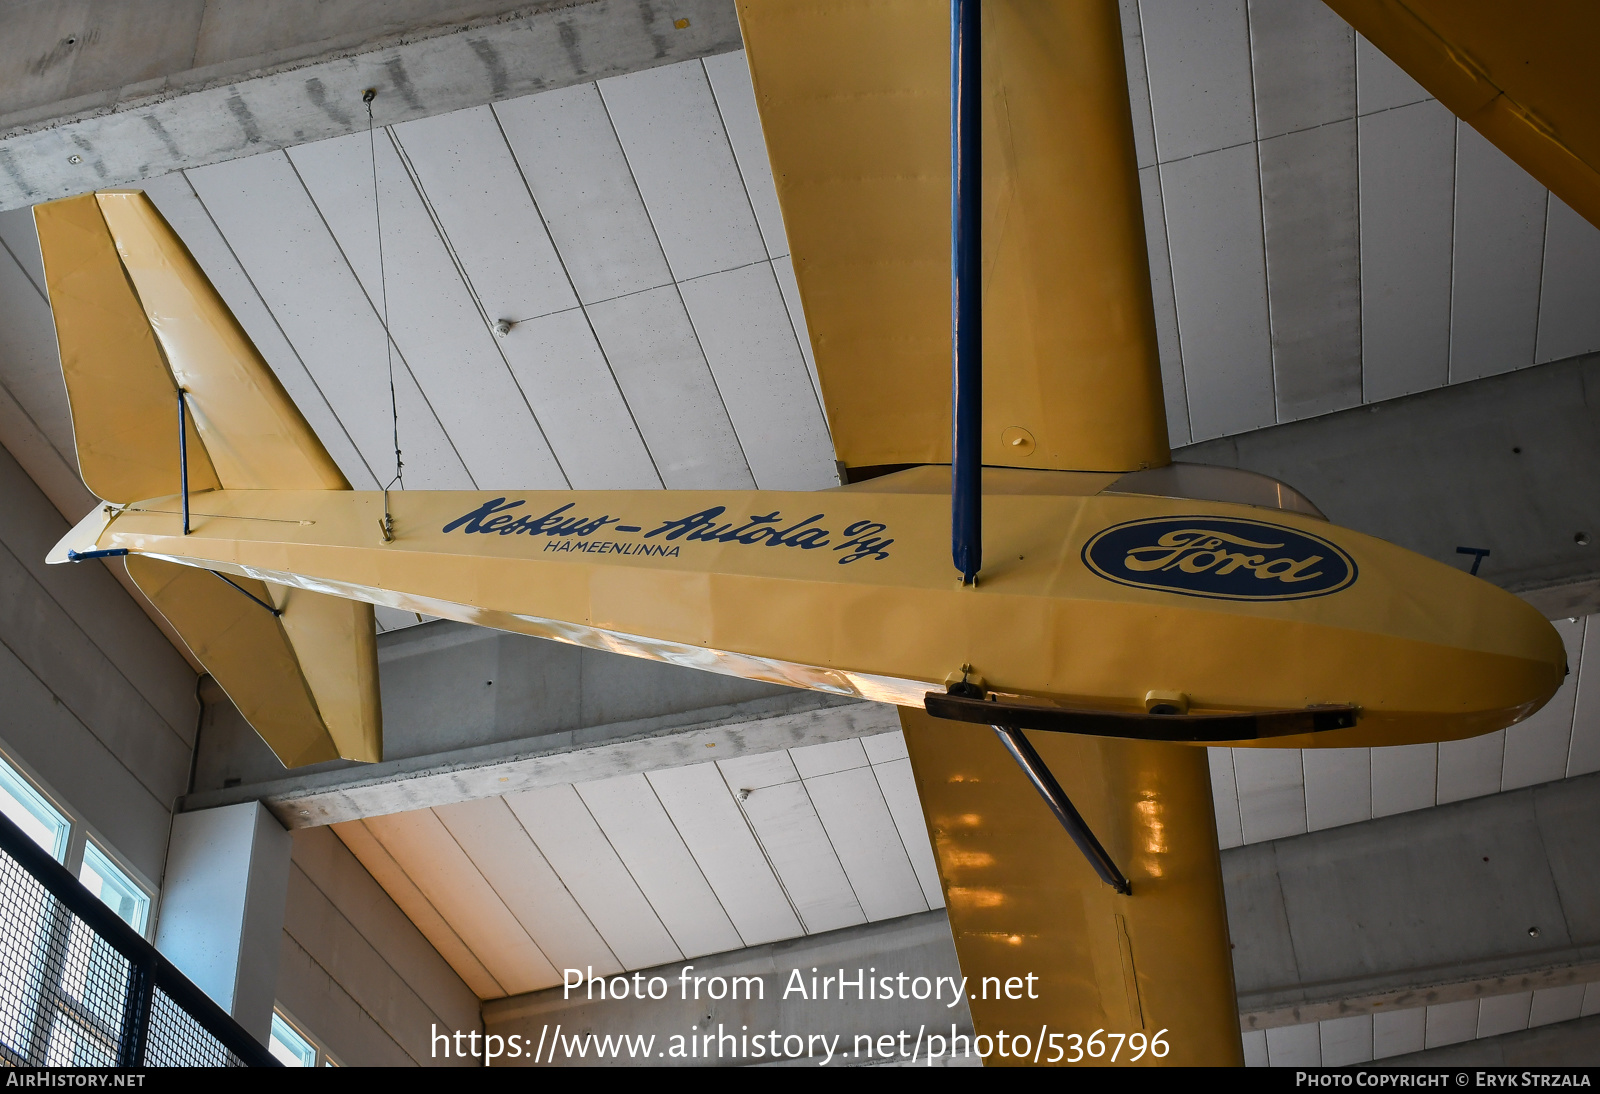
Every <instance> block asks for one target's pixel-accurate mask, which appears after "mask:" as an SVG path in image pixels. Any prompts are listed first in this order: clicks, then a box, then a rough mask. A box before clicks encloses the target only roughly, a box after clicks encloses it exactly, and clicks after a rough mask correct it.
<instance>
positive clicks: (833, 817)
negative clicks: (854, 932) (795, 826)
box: [805, 767, 928, 921]
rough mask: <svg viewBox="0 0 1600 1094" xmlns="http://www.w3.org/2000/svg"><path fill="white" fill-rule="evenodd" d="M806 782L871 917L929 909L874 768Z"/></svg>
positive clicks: (851, 881)
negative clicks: (874, 773)
mask: <svg viewBox="0 0 1600 1094" xmlns="http://www.w3.org/2000/svg"><path fill="white" fill-rule="evenodd" d="M805 786H806V790H807V792H808V793H809V794H810V795H811V801H812V804H813V805H815V807H816V810H817V816H819V817H821V818H822V826H823V827H824V828H825V829H827V832H828V838H829V839H830V840H831V841H832V842H833V849H834V851H835V853H836V854H837V855H838V856H839V861H840V862H841V863H842V864H843V865H844V872H845V875H846V876H847V877H848V878H849V879H850V886H851V888H853V889H854V890H855V893H856V899H857V900H858V901H860V903H861V910H862V911H863V912H865V913H866V915H867V918H868V919H870V920H874V921H876V920H879V919H892V918H894V917H895V916H902V915H910V914H911V913H913V912H921V911H926V910H927V908H928V902H927V901H926V900H925V899H924V898H923V895H922V885H921V883H920V882H919V881H918V880H917V875H916V871H915V870H913V869H912V867H911V859H910V856H909V855H908V854H907V853H906V849H905V846H904V844H903V843H902V842H901V840H900V832H899V829H898V828H897V827H896V826H895V823H894V817H893V816H891V815H890V813H889V806H888V804H887V803H886V802H885V801H884V797H883V791H882V790H880V789H879V788H878V780H877V778H876V776H874V775H873V773H872V768H871V767H858V768H854V769H852V770H849V771H836V772H834V773H833V774H830V775H819V776H817V777H815V778H807V779H806V780H805Z"/></svg>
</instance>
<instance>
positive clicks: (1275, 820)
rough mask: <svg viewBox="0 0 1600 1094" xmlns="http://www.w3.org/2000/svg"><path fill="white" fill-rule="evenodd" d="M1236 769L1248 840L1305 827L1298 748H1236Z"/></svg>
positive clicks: (1292, 832)
mask: <svg viewBox="0 0 1600 1094" xmlns="http://www.w3.org/2000/svg"><path fill="white" fill-rule="evenodd" d="M1233 770H1234V777H1235V778H1236V779H1237V781H1238V786H1239V822H1240V826H1241V828H1242V829H1243V831H1244V840H1245V842H1246V843H1260V842H1261V841H1262V840H1269V839H1278V838H1279V837H1281V836H1294V835H1298V834H1300V833H1301V832H1304V831H1305V830H1306V796H1305V781H1304V776H1303V773H1302V769H1301V765H1300V751H1299V750H1298V749H1282V748H1236V749H1234V750H1233Z"/></svg>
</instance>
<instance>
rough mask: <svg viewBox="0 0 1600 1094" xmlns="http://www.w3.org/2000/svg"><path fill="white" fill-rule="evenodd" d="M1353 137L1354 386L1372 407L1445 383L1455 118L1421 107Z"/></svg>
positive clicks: (1365, 124)
mask: <svg viewBox="0 0 1600 1094" xmlns="http://www.w3.org/2000/svg"><path fill="white" fill-rule="evenodd" d="M1359 128H1360V174H1361V337H1362V343H1361V344H1362V376H1363V379H1362V383H1363V387H1364V390H1365V397H1366V400H1367V401H1368V402H1377V401H1379V400H1382V399H1392V398H1395V397H1396V396H1399V395H1407V394H1410V393H1411V392H1414V391H1424V390H1427V389H1428V388H1433V387H1440V386H1442V385H1443V384H1445V383H1446V382H1447V381H1448V379H1449V367H1450V366H1449V362H1450V248H1451V228H1452V203H1453V196H1452V194H1453V189H1454V185H1455V181H1454V180H1455V118H1454V117H1453V116H1452V115H1451V113H1450V112H1449V111H1448V110H1446V109H1445V108H1444V107H1442V106H1440V105H1439V104H1438V103H1436V102H1432V101H1429V102H1424V103H1418V104H1416V105H1414V106H1407V107H1403V108H1401V109H1398V110H1391V111H1387V112H1385V113H1382V114H1374V115H1373V116H1371V117H1366V118H1362V119H1361V122H1360V126H1359Z"/></svg>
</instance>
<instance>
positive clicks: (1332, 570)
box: [1083, 516, 1356, 600]
mask: <svg viewBox="0 0 1600 1094" xmlns="http://www.w3.org/2000/svg"><path fill="white" fill-rule="evenodd" d="M1083 564H1084V565H1085V566H1087V567H1089V569H1091V570H1093V571H1094V572H1095V573H1096V574H1099V575H1100V576H1101V577H1103V578H1105V579H1106V580H1107V581H1115V582H1116V583H1117V584H1119V585H1132V586H1134V587H1136V588H1140V589H1157V590H1160V591H1161V592H1167V593H1180V594H1182V595H1184V596H1204V597H1211V598H1214V599H1217V600H1304V599H1306V598H1308V597H1313V596H1327V595H1328V594H1329V593H1336V592H1338V591H1339V590H1340V589H1344V588H1348V587H1349V586H1350V585H1351V583H1353V582H1354V581H1355V579H1356V564H1355V560H1354V559H1352V558H1351V557H1350V556H1349V555H1348V554H1346V553H1345V552H1344V551H1343V550H1342V549H1341V548H1339V547H1337V546H1335V545H1334V544H1332V543H1329V542H1328V541H1327V540H1325V539H1323V538H1322V537H1321V536H1313V535H1308V534H1307V533H1305V532H1297V531H1294V530H1293V529H1289V528H1284V527H1282V526H1280V525H1277V524H1268V523H1266V522H1265V521H1258V520H1238V519H1234V518H1231V517H1229V518H1224V517H1198V516H1197V517H1152V518H1147V519H1145V520H1131V521H1128V522H1127V523H1126V524H1116V525H1113V526H1112V527H1110V528H1106V529H1104V530H1102V531H1100V532H1098V533H1096V534H1095V535H1094V537H1093V538H1092V539H1090V540H1089V542H1088V543H1087V544H1085V545H1084V548H1083Z"/></svg>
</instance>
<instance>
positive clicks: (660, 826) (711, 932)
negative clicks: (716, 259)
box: [577, 775, 744, 957]
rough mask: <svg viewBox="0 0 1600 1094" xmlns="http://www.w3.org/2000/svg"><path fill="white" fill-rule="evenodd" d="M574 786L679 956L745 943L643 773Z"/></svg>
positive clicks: (717, 950) (712, 951) (713, 950)
mask: <svg viewBox="0 0 1600 1094" xmlns="http://www.w3.org/2000/svg"><path fill="white" fill-rule="evenodd" d="M577 791H578V794H579V796H580V797H582V798H583V802H584V804H585V805H587V806H588V807H589V812H590V813H591V814H593V816H594V819H595V822H596V823H597V824H599V825H600V830H601V831H603V832H604V833H605V834H606V838H607V839H609V840H610V841H611V846H612V847H613V848H614V849H615V850H616V852H617V854H618V855H619V856H620V857H621V858H622V862H623V864H624V865H625V866H627V868H628V873H630V874H631V875H633V880H634V881H635V882H636V883H637V884H638V886H639V888H640V889H641V890H642V891H643V892H644V895H645V899H647V900H649V901H650V906H651V907H652V908H654V909H655V910H656V914H657V915H658V916H660V917H661V922H662V924H663V925H665V926H666V928H667V931H668V933H670V934H671V935H672V940H673V941H674V942H676V943H677V945H678V949H679V950H681V951H682V952H683V956H684V957H702V956H704V955H705V954H708V953H721V952H722V951H724V950H736V949H738V948H739V947H740V946H742V945H744V942H743V940H742V939H741V938H740V937H739V932H737V931H736V930H734V929H733V924H732V922H730V921H729V919H728V916H727V913H726V912H724V911H723V910H722V905H721V904H720V903H718V901H717V896H716V894H715V893H713V892H712V891H711V886H710V884H709V883H707V881H706V879H705V875H703V874H702V873H701V872H700V867H699V866H697V865H696V864H695V861H694V856H693V855H691V854H690V853H689V848H688V847H686V846H685V845H684V842H683V839H682V838H681V837H680V836H679V835H678V831H677V829H676V828H674V827H673V825H672V821H671V819H670V818H668V816H667V811H666V810H665V809H663V808H662V806H661V802H660V800H658V799H657V798H656V795H655V791H654V790H652V789H650V783H649V782H648V781H647V780H646V779H645V777H644V776H643V775H624V776H622V777H620V778H615V779H603V780H601V781H599V782H591V783H582V784H580V785H579V786H578V787H577Z"/></svg>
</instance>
